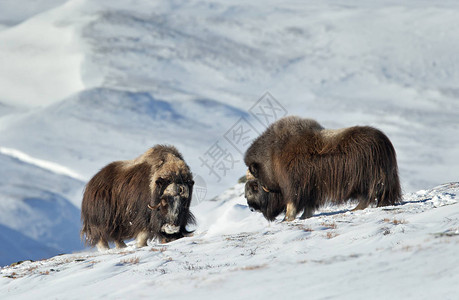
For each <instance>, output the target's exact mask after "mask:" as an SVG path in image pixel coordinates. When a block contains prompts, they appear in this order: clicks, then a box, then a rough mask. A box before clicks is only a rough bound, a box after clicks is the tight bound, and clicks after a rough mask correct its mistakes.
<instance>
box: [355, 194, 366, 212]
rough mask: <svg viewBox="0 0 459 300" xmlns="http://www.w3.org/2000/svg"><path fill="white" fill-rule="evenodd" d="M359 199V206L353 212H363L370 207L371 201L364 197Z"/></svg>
mask: <svg viewBox="0 0 459 300" xmlns="http://www.w3.org/2000/svg"><path fill="white" fill-rule="evenodd" d="M358 199H359V204H357V206H356V207H355V208H354V209H353V210H352V211H356V210H362V209H365V208H367V207H368V205H370V201H369V200H368V199H366V198H364V197H360V198H358Z"/></svg>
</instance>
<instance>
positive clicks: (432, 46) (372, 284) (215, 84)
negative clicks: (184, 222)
mask: <svg viewBox="0 0 459 300" xmlns="http://www.w3.org/2000/svg"><path fill="white" fill-rule="evenodd" d="M457 28H459V4H458V3H457V2H456V1H449V0H448V1H442V2H441V3H433V2H431V1H415V0H410V1H404V2H403V3H400V2H397V1H371V2H368V1H361V0H346V1H344V0H324V1H319V2H317V1H300V2H298V1H278V0H276V1H274V0H268V1H261V0H256V1H250V2H247V1H242V0H235V1H223V0H217V1H205V0H190V1H183V2H178V1H166V0H164V1H136V0H110V1H109V0H34V1H29V0H2V1H0V266H4V265H8V264H11V263H13V262H15V261H19V260H24V259H33V260H38V259H42V258H49V257H51V256H55V255H57V254H60V253H72V252H76V251H78V252H79V253H77V254H72V255H63V256H58V257H56V258H53V259H51V260H49V261H39V262H35V263H25V264H21V265H19V266H17V269H11V268H6V269H2V272H3V273H4V274H6V275H11V273H12V272H16V273H17V274H18V276H14V275H13V276H12V277H21V278H20V279H19V278H18V279H17V280H11V279H9V278H4V279H1V280H2V281H1V282H2V293H1V294H0V298H2V299H3V293H6V291H7V290H10V291H11V293H12V294H8V295H13V294H14V293H15V292H17V293H21V294H22V295H24V298H27V297H29V296H30V294H27V293H26V294H24V293H25V289H22V288H20V287H19V285H24V287H27V288H29V289H31V290H33V291H34V292H37V293H39V291H42V294H37V295H43V297H44V296H45V295H46V296H50V295H51V290H48V289H47V288H48V285H47V284H46V285H45V286H42V285H41V284H39V283H42V282H46V281H47V280H53V278H55V280H56V284H54V282H53V283H52V286H58V287H56V289H55V290H54V292H55V293H56V294H58V295H62V296H63V295H64V293H65V292H66V291H67V290H68V291H73V295H74V297H75V298H76V297H78V296H79V295H81V294H80V293H81V292H77V290H76V289H72V288H71V285H72V280H73V279H75V281H76V282H77V283H80V284H81V285H82V286H86V287H88V289H87V293H89V292H94V291H97V292H99V293H100V294H97V295H98V296H104V295H105V296H108V295H120V297H121V296H126V295H128V294H131V293H134V294H136V295H138V296H140V295H141V293H143V290H147V291H148V292H146V293H145V295H146V296H149V295H150V294H154V293H155V291H156V287H157V288H158V293H160V294H161V293H163V294H166V293H169V294H168V295H171V294H173V293H177V295H178V294H179V293H180V292H182V291H181V290H180V289H176V288H173V287H175V286H174V284H175V281H179V282H180V286H181V287H183V291H186V290H187V289H188V290H193V291H195V292H196V293H195V294H193V295H195V296H196V297H198V296H199V295H200V294H206V295H208V294H207V293H209V294H212V293H214V294H219V295H220V296H221V297H223V296H225V295H223V296H222V295H221V293H220V288H222V291H226V292H227V294H226V297H230V296H231V295H236V294H237V293H245V294H244V295H246V297H250V296H254V295H257V294H258V293H266V294H267V295H272V296H273V297H274V296H281V295H286V296H291V295H292V296H295V295H298V296H302V295H303V294H302V293H303V292H306V295H309V294H308V293H312V295H322V294H321V293H324V294H325V295H326V296H327V295H328V296H330V297H333V296H335V297H338V296H339V295H344V296H347V295H349V298H360V297H362V298H363V297H364V296H365V295H369V294H370V293H373V294H378V295H379V296H380V297H381V298H384V296H385V295H388V296H390V295H391V293H392V294H395V293H397V291H398V290H401V291H402V292H403V293H405V291H406V293H408V291H412V292H413V294H411V295H410V294H397V295H399V296H406V297H411V298H416V296H419V295H421V292H422V291H423V292H425V295H426V296H425V297H427V298H429V295H430V294H429V293H430V292H431V293H434V292H436V291H438V290H441V291H442V292H443V294H442V295H443V296H444V298H448V297H449V294H447V292H448V291H450V290H451V289H452V288H453V282H454V280H456V279H457V277H455V276H456V275H454V274H453V273H454V272H455V273H457V268H455V267H454V262H455V256H454V255H453V253H452V252H453V251H452V249H453V247H454V246H457V241H456V239H457V237H456V236H455V234H453V233H454V228H457V222H456V221H457V217H454V214H455V213H456V212H457V209H456V205H446V206H444V207H443V206H442V205H445V204H448V203H450V202H451V203H452V202H454V201H455V200H454V199H453V198H455V196H453V195H455V194H456V190H457V188H456V186H454V187H451V189H452V190H450V191H449V192H448V191H446V190H445V188H442V189H440V190H437V191H432V192H425V193H424V194H422V193H420V192H417V191H419V190H421V189H423V190H429V189H431V188H432V187H434V186H438V185H440V184H443V183H446V182H457V181H458V180H459V172H458V170H459V56H458V55H457V49H459V31H458V30H457ZM267 92H269V94H266V93H267ZM270 97H274V100H277V102H276V101H274V100H273V99H272V98H270ZM259 100H260V101H259ZM269 103H271V104H275V106H273V107H270V106H269ZM272 109H277V110H272ZM262 110H264V112H265V113H267V115H266V116H267V118H264V116H262V115H260V112H262ZM274 113H276V115H274ZM284 114H289V115H300V116H302V117H309V118H315V119H317V120H318V121H319V122H320V123H321V124H322V125H324V126H325V127H329V128H339V127H346V126H353V125H371V126H375V127H377V128H380V129H382V130H383V131H384V132H385V133H386V134H387V135H388V136H389V138H390V139H391V140H392V142H393V144H394V147H395V149H396V151H397V155H398V163H399V168H400V175H401V181H402V187H403V190H404V193H405V201H406V202H407V203H405V204H404V205H402V206H398V207H396V208H395V210H393V211H388V210H384V209H369V210H365V211H364V212H355V213H351V212H343V213H339V214H335V213H332V214H327V213H324V214H321V215H318V216H316V217H314V218H312V219H310V220H307V221H295V222H293V223H290V224H289V223H279V222H275V223H271V224H270V223H267V222H266V221H265V220H264V219H263V218H262V217H261V216H260V215H257V214H250V213H249V211H248V210H247V208H246V206H245V200H244V199H243V198H241V196H240V194H241V193H242V190H241V186H236V188H234V189H233V190H230V191H228V189H229V188H230V187H232V186H233V185H234V184H235V183H236V181H237V179H238V178H239V177H240V176H241V175H243V174H244V173H245V166H244V163H243V159H242V158H243V153H244V151H245V149H246V148H247V147H248V144H249V142H250V139H251V138H253V137H254V136H256V135H257V134H258V133H260V132H261V131H262V130H263V129H264V128H265V127H266V125H267V123H269V122H273V121H274V120H275V119H276V118H278V117H280V116H282V115H284ZM249 129H250V131H248V132H249V133H248V135H247V139H242V136H241V135H238V133H241V131H240V130H249ZM244 138H245V136H244ZM157 143H161V144H173V145H176V146H177V148H178V149H179V150H180V151H181V152H182V154H183V155H184V158H185V160H186V161H187V163H188V164H189V165H190V167H191V169H192V171H193V173H194V174H195V176H196V178H199V180H196V182H197V183H198V182H199V185H198V184H197V186H196V188H200V193H197V192H196V191H195V193H194V196H195V197H194V199H193V207H192V208H193V210H194V211H195V213H196V215H197V216H198V219H199V223H198V225H197V228H196V230H197V231H196V235H195V236H194V237H192V238H189V239H183V240H180V241H176V242H173V243H171V244H168V245H156V244H154V243H153V244H152V245H150V247H149V248H148V249H137V250H135V249H133V248H129V249H127V250H126V252H125V253H124V254H120V253H117V252H116V251H112V252H113V253H112V252H110V253H105V254H99V253H94V252H84V251H83V249H84V248H83V245H82V243H81V241H80V238H79V228H80V216H79V214H80V212H79V207H80V205H81V196H82V190H83V187H84V184H85V183H86V182H87V180H89V179H90V178H91V176H93V175H94V174H95V173H96V172H97V171H98V170H99V169H100V168H102V167H103V166H104V165H106V164H107V163H109V162H111V161H114V160H123V159H132V158H134V157H137V156H138V155H140V154H141V153H143V152H144V151H146V150H147V149H148V148H149V147H151V146H153V145H155V144H157ZM216 154H218V155H216ZM215 156H218V157H219V159H218V160H214V161H213V160H212V159H211V158H212V157H215ZM415 192H416V193H415ZM222 193H223V194H222ZM412 193H415V194H412ZM448 193H449V194H448ZM198 195H199V197H198ZM215 196H218V197H217V198H216V201H210V200H211V199H213V198H214V197H215ZM429 198H432V199H430V200H428V199H429ZM214 200H215V199H214ZM434 206H441V207H438V208H434ZM346 209H347V208H346V207H344V208H343V207H340V208H336V207H332V208H330V210H331V211H333V212H336V211H337V210H338V211H342V210H346ZM325 211H326V210H325ZM385 219H387V220H386V221H385ZM394 220H395V221H394ZM448 220H451V221H448ZM399 221H400V222H399ZM448 222H449V223H448ZM322 223H323V224H322ZM394 223H397V224H394ZM333 224H335V225H333ZM332 227H336V228H332ZM381 230H382V233H381ZM410 230H411V231H410ZM447 230H451V231H452V232H453V233H451V234H450V233H449V231H447ZM354 231H355V232H354ZM402 231H405V233H403V232H402ZM385 232H387V234H384V233H385ZM441 232H446V233H445V234H444V236H442V234H440V233H441ZM152 248H154V249H156V250H158V251H155V250H153V251H151V249H152ZM80 251H83V252H80ZM133 251H134V252H133ZM131 252H132V253H131ZM132 257H133V258H134V259H133V262H134V263H132V264H131V263H130V262H124V261H125V260H126V259H127V260H130V259H131V258H132ZM136 258H139V262H136ZM169 258H170V259H169ZM373 258H375V259H373ZM66 260H68V261H67V263H65V264H64V262H66ZM27 266H29V267H27ZM51 269H53V270H58V271H60V272H57V271H50V270H51ZM360 269H362V270H363V272H365V273H364V274H365V276H363V275H362V276H360V275H359V272H360V271H359V270H360ZM48 271H49V276H43V274H48V273H47V272H48ZM80 271H81V272H80ZM27 272H29V273H27ZM145 274H147V275H148V276H145ZM313 274H317V276H313ZM327 274H328V275H327ZM127 275H129V276H132V277H129V276H127ZM386 275H387V276H386ZM67 276H68V277H67ZM171 278H173V279H174V280H171ZM329 278H332V279H334V280H332V282H337V287H338V288H336V289H333V288H328V287H329V285H328V283H329V281H330V280H329ZM411 278H414V279H413V280H412V281H410V280H411ZM435 278H437V279H436V280H433V279H435ZM67 279H68V280H67ZM86 280H87V281H86ZM118 280H120V281H118ZM429 280H430V281H429ZM121 281H122V282H126V283H129V284H128V285H127V286H126V288H125V289H119V288H118V287H119V286H120V284H119V283H120V282H121ZM19 282H20V284H19ZM97 282H103V284H104V286H106V287H107V289H103V290H99V289H98V285H97ZM429 282H433V283H435V284H437V285H435V286H432V288H431V289H430V288H429ZM25 283H27V284H25ZM450 283H451V284H450ZM409 284H411V285H413V286H414V285H416V286H422V287H423V289H421V290H417V289H415V288H413V289H410V288H409V287H408V285H409ZM152 285H154V286H153V288H152V289H153V291H150V290H149V289H145V287H147V288H149V287H150V286H152ZM400 286H402V289H399V287H400ZM16 287H17V288H18V289H16ZM110 287H112V289H111V290H110ZM113 287H116V289H114V288H113ZM261 287H263V289H261ZM298 287H301V289H300V288H298ZM330 287H331V286H330ZM67 288H68V289H67ZM297 291H298V292H297ZM402 292H400V293H402ZM373 294H372V295H373ZM361 295H362V296H361ZM351 296H353V297H351ZM421 296H422V295H421ZM65 297H66V298H67V297H69V298H71V297H72V293H70V294H68V295H67V294H65ZM324 297H325V296H324ZM318 298H319V296H318Z"/></svg>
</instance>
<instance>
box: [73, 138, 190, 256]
mask: <svg viewBox="0 0 459 300" xmlns="http://www.w3.org/2000/svg"><path fill="white" fill-rule="evenodd" d="M193 184H194V181H193V177H192V174H191V172H190V168H189V167H188V165H187V164H186V163H185V161H184V160H183V157H182V155H181V154H180V153H179V152H178V151H177V149H176V148H175V147H172V146H162V145H156V146H154V147H153V148H150V149H149V150H148V151H146V152H145V153H144V154H142V155H141V156H139V157H138V158H136V159H133V160H126V161H115V162H112V163H110V164H109V165H107V166H105V167H104V168H103V169H102V170H100V171H99V172H98V173H97V174H96V175H94V177H93V178H92V179H91V180H90V181H89V182H88V184H87V185H86V189H85V191H84V195H83V202H82V205H81V219H82V222H83V227H82V229H81V236H82V238H83V239H84V240H85V242H86V244H88V245H90V246H97V248H98V249H99V250H104V249H108V248H109V245H108V242H115V245H116V247H117V248H122V247H125V246H126V245H125V243H124V240H126V239H132V238H135V239H136V245H137V247H143V246H146V245H147V241H148V240H149V239H152V238H157V239H158V240H160V241H161V242H169V241H173V240H175V239H179V238H181V237H184V236H186V235H189V234H190V233H191V232H189V231H187V229H186V226H187V225H188V224H195V219H194V216H193V214H192V213H191V212H190V202H191V196H192V192H193Z"/></svg>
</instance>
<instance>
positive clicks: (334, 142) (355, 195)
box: [244, 116, 401, 221]
mask: <svg viewBox="0 0 459 300" xmlns="http://www.w3.org/2000/svg"><path fill="white" fill-rule="evenodd" d="M244 161H245V163H246V165H247V166H248V168H249V172H250V174H251V175H253V178H251V179H250V180H248V181H247V183H246V191H245V192H246V198H247V200H248V203H249V205H251V204H252V208H254V209H258V210H261V211H262V212H263V214H264V215H265V217H266V218H267V219H270V220H273V219H274V218H275V217H276V216H277V215H278V214H280V213H281V212H282V211H285V220H287V221H291V220H293V219H295V217H296V215H297V214H298V213H299V212H301V211H303V214H302V216H301V218H308V217H311V216H312V215H313V213H314V210H315V209H317V208H318V207H319V206H321V205H324V204H325V203H327V202H331V203H335V204H339V203H342V202H344V201H346V200H349V199H355V200H358V201H359V204H358V205H357V207H356V208H355V209H364V208H366V207H367V206H368V205H370V204H377V206H378V207H379V206H387V205H394V204H396V203H398V202H399V201H400V199H401V188H400V181H399V176H398V167H397V160H396V153H395V149H394V147H393V146H392V143H391V142H390V140H389V139H388V138H387V136H386V135H385V134H384V133H382V132H381V131H379V130H378V129H375V128H372V127H367V126H354V127H349V128H343V129H336V130H332V129H324V128H323V127H322V126H320V125H319V123H317V122H316V121H314V120H310V119H303V118H299V117H295V116H290V117H285V118H282V119H280V120H278V121H277V122H275V123H273V124H271V125H270V126H269V127H268V128H267V129H266V131H265V132H264V133H262V134H261V135H260V136H259V137H258V138H256V139H255V140H254V142H253V143H252V145H251V146H250V147H249V148H248V149H247V151H246V153H245V157H244ZM248 179H249V178H248ZM254 206H256V207H254Z"/></svg>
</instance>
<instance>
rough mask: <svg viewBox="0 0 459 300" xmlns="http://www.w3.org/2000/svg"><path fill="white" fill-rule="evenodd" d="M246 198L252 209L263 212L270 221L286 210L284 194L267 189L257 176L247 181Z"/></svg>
mask: <svg viewBox="0 0 459 300" xmlns="http://www.w3.org/2000/svg"><path fill="white" fill-rule="evenodd" d="M245 198H246V199H247V205H248V206H249V208H250V210H251V211H253V212H254V211H257V212H261V213H262V214H263V216H264V217H265V218H266V219H268V220H270V221H273V220H274V219H275V218H276V217H277V216H278V215H279V214H280V213H282V212H283V211H284V210H285V203H284V201H283V198H282V195H281V194H280V193H273V192H267V191H265V190H264V189H263V187H262V186H261V185H260V184H259V182H258V180H257V179H255V178H253V179H249V180H247V182H246V183H245Z"/></svg>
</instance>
